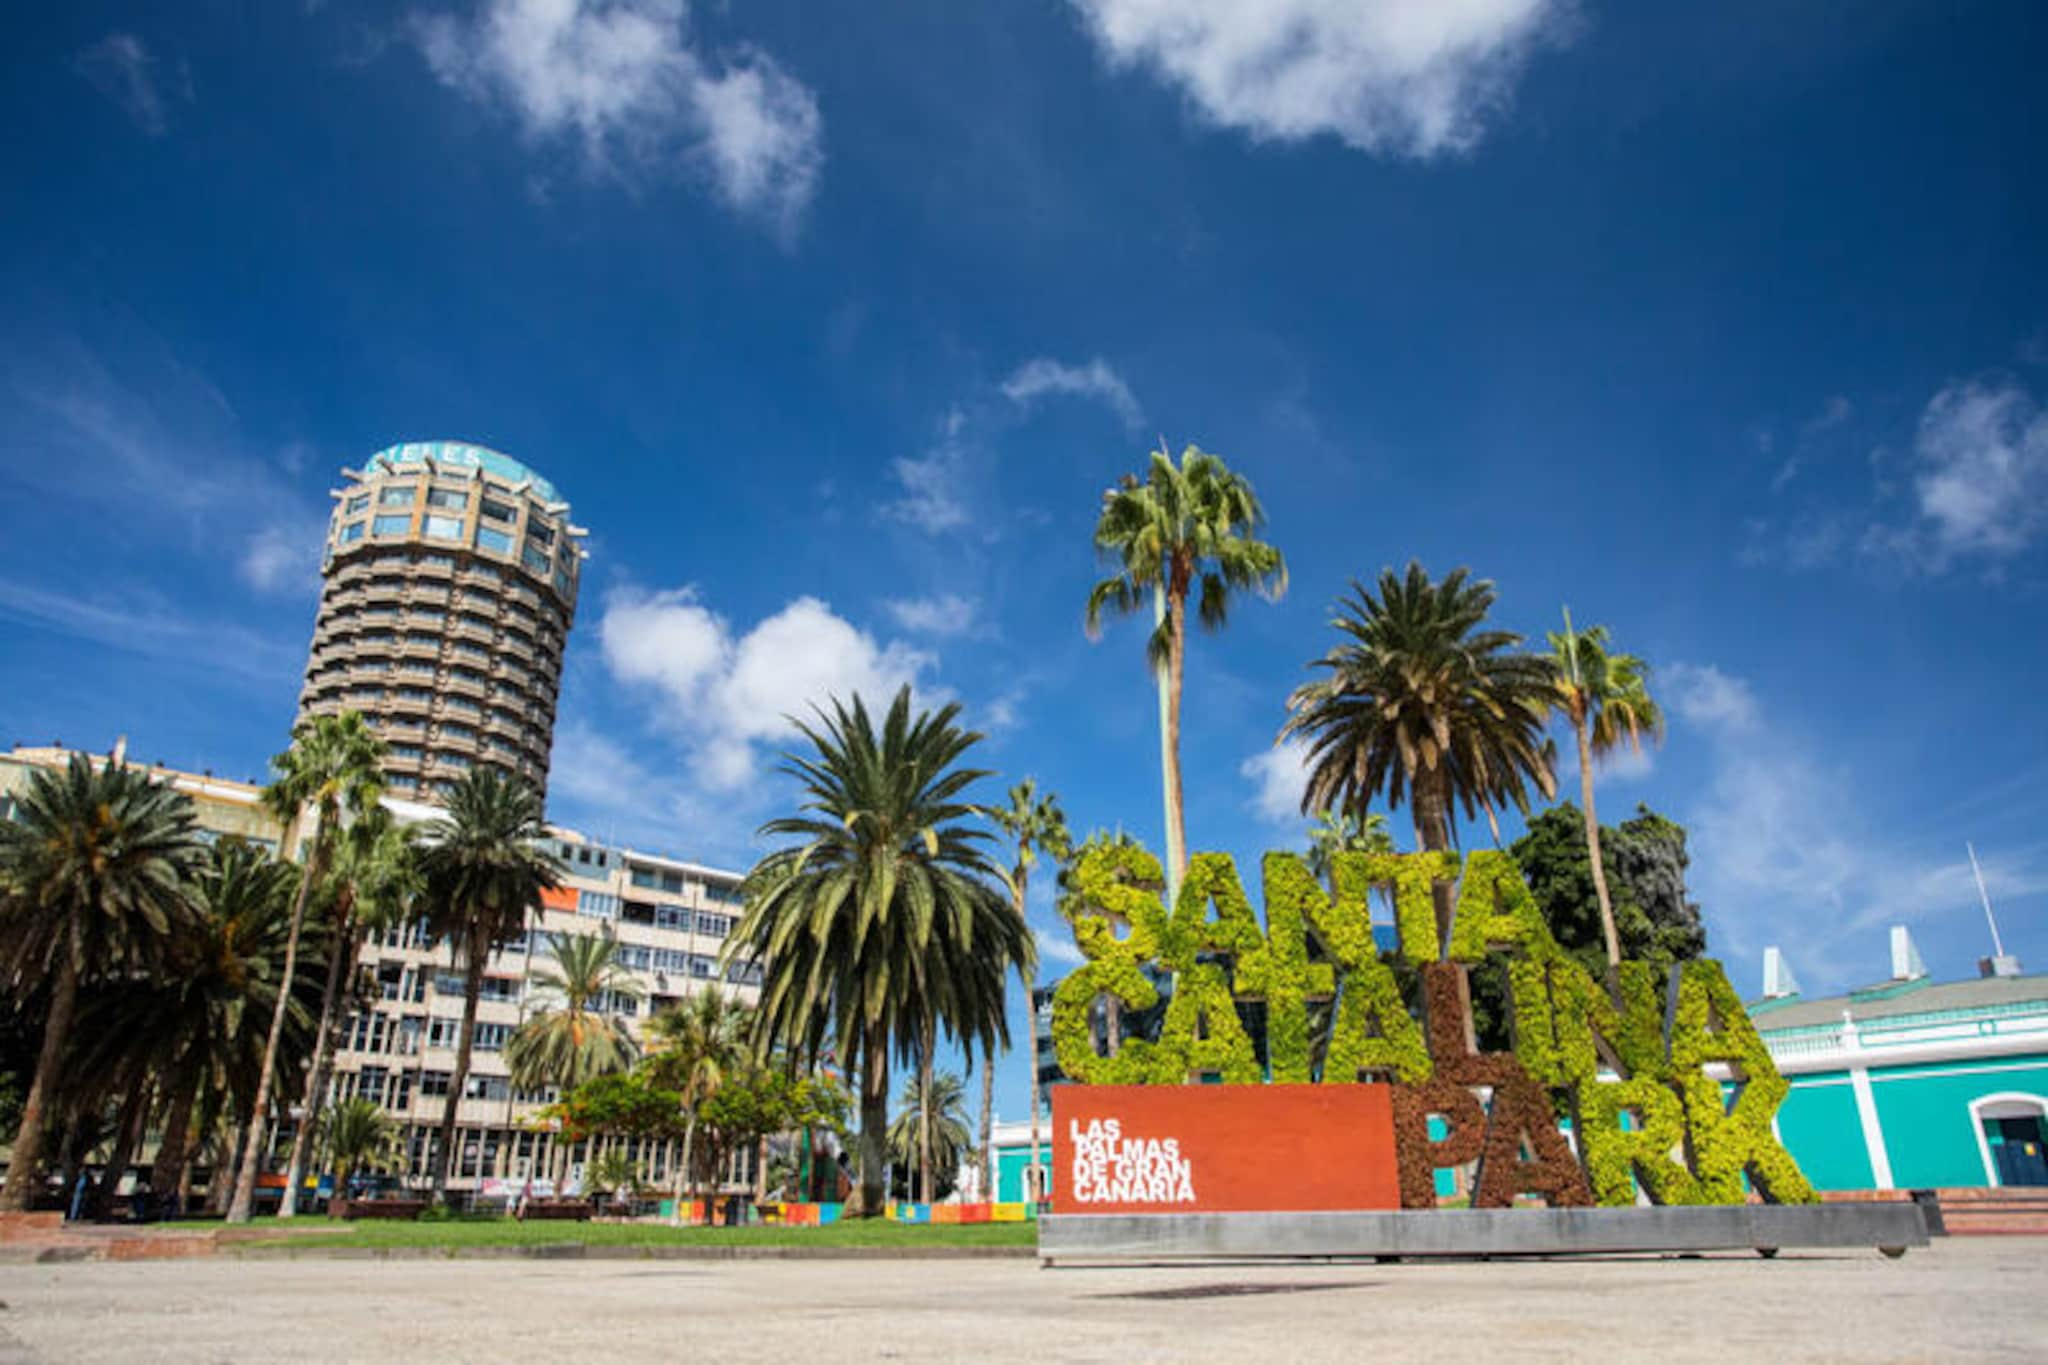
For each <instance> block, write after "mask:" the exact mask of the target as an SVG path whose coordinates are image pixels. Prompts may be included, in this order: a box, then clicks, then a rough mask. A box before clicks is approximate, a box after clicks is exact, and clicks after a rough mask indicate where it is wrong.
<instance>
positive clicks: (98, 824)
mask: <svg viewBox="0 0 2048 1365" xmlns="http://www.w3.org/2000/svg"><path fill="white" fill-rule="evenodd" d="M16 805H17V812H16V816H15V818H14V819H13V820H11V821H0V964H4V967H0V971H4V973H5V976H6V978H7V979H6V986H7V990H8V992H9V993H10V994H11V995H12V996H13V997H14V998H16V999H23V998H26V997H30V996H46V998H47V1001H48V1003H47V1005H46V1006H45V1010H44V1016H43V1028H42V1039H41V1043H40V1045H39V1047H38V1049H37V1055H36V1068H35V1074H34V1078H33V1079H32V1080H31V1081H30V1083H29V1088H28V1094H27V1096H26V1097H25V1098H24V1099H23V1101H22V1105H21V1120H20V1126H19V1130H18V1131H17V1133H16V1135H15V1142H14V1150H13V1156H12V1161H11V1164H10V1165H9V1167H8V1171H7V1185H6V1188H5V1190H4V1191H0V1210H11V1211H18V1210H25V1209H27V1208H29V1207H31V1205H32V1204H33V1202H34V1200H35V1197H36V1195H37V1194H38V1193H39V1192H40V1191H41V1188H42V1183H43V1167H44V1140H45V1129H46V1119H47V1117H48V1114H47V1112H46V1111H47V1110H48V1109H49V1107H50V1105H51V1102H52V1100H53V1097H54V1095H55V1092H56V1091H57V1089H58V1087H59V1086H60V1085H61V1084H62V1082H63V1079H64V1078H63V1066H64V1061H65V1057H66V1053H67V1049H68V1048H69V1046H70V1045H71V1043H72V1041H73V1039H72V1036H71V1030H72V1025H73V1021H74V1019H75V1017H76V1015H77V1010H78V1001H79V992H80V989H81V987H83V986H89V985H91V984H92V983H94V982H96V981H100V980H104V979H107V978H109V977H112V976H115V975H117V974H122V973H129V972H146V971H147V970H148V969H149V968H150V967H152V966H154V965H155V964H156V963H158V962H159V961H160V960H161V955H162V953H163V951H164V948H165V946H166V944H167V943H168V941H169V940H170V939H171V938H172V936H173V934H174V932H175V931H176V930H177V929H178V928H180V927H182V926H184V925H185V924H187V923H189V921H190V920H191V919H192V917H193V914H194V912H193V909H192V903H191V893H190V889H189V882H190V879H191V877H192V875H193V874H194V872H195V871H196V870H197V869H198V867H199V865H200V863H201V861H202V860H203V859H204V857H205V856H206V850H205V846H204V845H203V844H202V843H200V841H199V837H198V825H197V821H196V818H195V816H194V814H193V810H192V803H191V801H190V800H188V799H187V798H186V797H184V796H182V795H180V794H178V793H177V792H175V791H173V790H171V788H170V786H169V785H168V784H159V783H156V782H152V781H150V780H149V778H148V777H147V776H146V775H144V774H143V773H141V772H138V771H136V770H135V769H132V768H129V767H127V766H126V765H124V764H120V763H116V762H113V761H112V760H109V761H107V762H105V763H103V764H99V765H97V766H95V764H94V763H93V762H92V761H91V760H89V759H87V758H86V757H85V756H84V755H82V754H74V755H72V757H71V761H70V763H69V764H68V765H67V766H66V768H65V770H64V772H63V773H61V774H59V773H55V772H42V771H39V772H37V773H35V774H33V775H32V776H31V777H30V778H29V781H28V784H27V786H26V787H25V788H24V789H23V790H22V792H21V794H20V796H19V797H18V798H17V801H16Z"/></svg>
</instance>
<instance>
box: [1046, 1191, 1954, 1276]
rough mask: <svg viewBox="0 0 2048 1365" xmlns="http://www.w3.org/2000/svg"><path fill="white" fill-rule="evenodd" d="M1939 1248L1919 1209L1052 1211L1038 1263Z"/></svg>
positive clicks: (1829, 1206) (1908, 1206)
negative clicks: (1929, 1240)
mask: <svg viewBox="0 0 2048 1365" xmlns="http://www.w3.org/2000/svg"><path fill="white" fill-rule="evenodd" d="M1926 1245H1927V1226H1926V1222H1925V1220H1924V1219H1923V1218H1922V1217H1921V1213H1920V1210H1919V1208H1918V1207H1916V1206H1915V1205H1912V1204H1861V1205H1858V1204H1808V1205H1798V1206H1792V1205H1770V1204H1760V1205H1744V1204H1737V1205H1728V1206H1717V1207H1711V1208H1632V1209H1446V1210H1428V1211H1405V1212H1341V1213H1183V1214H1165V1213H1142V1214H1050V1215H1047V1216H1046V1217H1043V1218H1041V1219H1039V1220H1038V1254H1039V1258H1040V1260H1042V1261H1043V1262H1045V1263H1046V1264H1048V1265H1051V1264H1054V1263H1057V1262H1068V1261H1131V1260H1141V1261H1183V1260H1210V1259H1227V1260H1248V1259H1260V1258H1270V1257H1352V1256H1581V1255H1595V1254H1602V1253H1615V1252H1656V1251H1742V1250H1752V1249H1754V1250H1757V1251H1763V1252H1766V1253H1769V1252H1775V1251H1777V1250H1778V1249H1780V1248H1784V1247H1875V1248H1878V1249H1880V1250H1883V1251H1884V1252H1886V1253H1887V1254H1888V1255H1899V1254H1902V1253H1903V1252H1904V1251H1905V1249H1906V1248H1907V1247H1916V1246H1926Z"/></svg>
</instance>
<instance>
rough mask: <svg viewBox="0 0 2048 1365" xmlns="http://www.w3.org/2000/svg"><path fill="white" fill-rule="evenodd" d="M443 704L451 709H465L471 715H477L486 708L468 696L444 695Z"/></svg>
mask: <svg viewBox="0 0 2048 1365" xmlns="http://www.w3.org/2000/svg"><path fill="white" fill-rule="evenodd" d="M441 704H442V705H443V706H445V707H447V708H448V709H449V710H451V711H465V712H468V713H469V714H470V715H476V714H477V713H478V712H480V711H482V710H483V709H484V708H483V707H481V706H479V705H477V704H476V703H475V702H473V701H471V700H470V699H469V698H468V697H443V698H441Z"/></svg>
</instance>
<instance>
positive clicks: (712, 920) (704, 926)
mask: <svg viewBox="0 0 2048 1365" xmlns="http://www.w3.org/2000/svg"><path fill="white" fill-rule="evenodd" d="M697 932H698V933H700V934H707V935H709V936H710V937H712V938H724V937H725V936H726V935H727V934H729V933H731V932H732V916H730V915H699V916H697Z"/></svg>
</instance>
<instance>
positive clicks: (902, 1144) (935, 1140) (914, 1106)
mask: <svg viewBox="0 0 2048 1365" xmlns="http://www.w3.org/2000/svg"><path fill="white" fill-rule="evenodd" d="M897 1103H898V1104H899V1105H900V1106H901V1107H900V1108H899V1109H898V1110H897V1111H896V1117H895V1119H894V1120H893V1121H892V1122H891V1123H890V1124H889V1155H890V1157H891V1158H892V1159H893V1160H894V1161H895V1162H896V1164H897V1165H898V1166H902V1167H908V1166H909V1165H910V1164H911V1163H912V1162H916V1163H917V1166H918V1178H919V1183H920V1184H921V1185H922V1187H923V1190H924V1194H923V1198H924V1202H926V1203H930V1202H931V1201H932V1196H933V1191H934V1189H935V1187H936V1185H937V1182H938V1181H940V1180H943V1179H945V1178H946V1177H947V1176H950V1175H953V1174H956V1173H957V1172H958V1171H959V1169H960V1161H961V1158H962V1157H964V1156H966V1154H967V1153H968V1152H969V1151H970V1150H971V1147H972V1144H973V1141H974V1134H973V1132H972V1130H970V1129H969V1128H968V1126H967V1086H966V1084H965V1083H964V1082H962V1081H961V1079H960V1078H959V1077H958V1076H956V1075H954V1074H953V1073H952V1072H950V1071H941V1072H938V1073H936V1074H935V1075H933V1076H932V1078H931V1079H930V1081H928V1082H927V1081H925V1080H924V1079H923V1078H921V1077H920V1078H918V1079H915V1080H912V1081H910V1082H909V1083H907V1084H906V1085H904V1087H903V1094H902V1096H901V1097H900V1098H899V1099H898V1100H897Z"/></svg>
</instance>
